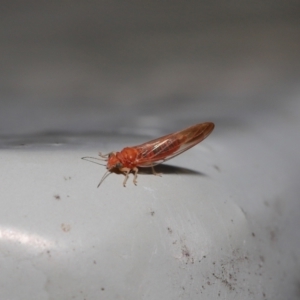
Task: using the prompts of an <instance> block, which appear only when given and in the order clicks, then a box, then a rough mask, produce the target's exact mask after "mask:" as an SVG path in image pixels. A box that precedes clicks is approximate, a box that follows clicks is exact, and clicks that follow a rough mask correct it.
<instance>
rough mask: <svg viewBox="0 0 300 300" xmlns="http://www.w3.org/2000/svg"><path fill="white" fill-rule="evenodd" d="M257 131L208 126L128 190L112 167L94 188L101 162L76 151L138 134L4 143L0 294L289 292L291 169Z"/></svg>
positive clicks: (118, 143) (258, 295) (92, 150)
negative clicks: (197, 139) (189, 146)
mask: <svg viewBox="0 0 300 300" xmlns="http://www.w3.org/2000/svg"><path fill="white" fill-rule="evenodd" d="M218 127H219V129H218ZM255 128H256V127H255V126H254V125H253V127H252V130H247V129H246V130H243V131H242V130H239V129H236V131H235V132H230V131H224V130H221V128H220V126H218V124H216V130H215V131H214V132H213V133H212V135H211V136H209V137H208V138H207V139H206V140H205V141H204V142H202V143H201V144H199V145H197V146H196V147H194V148H192V149H191V150H189V151H188V152H185V153H184V154H182V155H180V156H178V157H176V158H174V159H173V160H170V161H169V162H168V164H167V165H166V166H164V165H161V166H159V167H157V171H159V172H163V173H164V175H163V176H162V177H158V176H153V175H152V174H150V172H144V174H140V175H139V177H138V185H137V186H134V184H133V183H132V176H131V177H130V178H129V180H128V183H127V187H126V188H124V187H123V186H122V182H123V176H122V175H117V174H112V175H110V176H109V177H108V178H107V179H106V180H105V181H104V183H103V184H102V186H101V187H100V188H99V189H97V188H96V186H97V184H98V182H99V180H100V178H101V176H102V174H103V173H104V171H105V168H104V167H101V166H99V165H96V164H91V163H88V162H86V161H83V160H81V159H80V157H82V156H87V155H91V156H93V155H97V152H98V151H99V150H101V151H103V152H109V151H112V150H120V149H121V148H122V147H123V146H127V145H134V144H138V143H141V142H143V141H146V140H147V138H134V137H120V136H115V137H110V138H109V143H107V140H108V139H107V137H101V136H98V137H97V138H96V137H84V138H83V137H77V138H74V137H73V138H71V137H70V138H65V142H63V141H62V139H61V142H59V143H57V144H55V143H53V140H55V138H53V137H52V138H51V139H52V141H50V140H49V142H48V143H47V142H45V143H44V144H43V145H38V144H35V143H31V144H27V143H26V142H24V141H23V144H24V145H22V146H17V145H15V146H9V147H8V148H7V149H3V150H2V151H1V157H0V164H1V170H0V180H1V186H2V187H5V188H4V189H2V197H1V198H2V199H1V207H2V209H1V211H0V220H1V225H0V226H1V228H0V236H1V253H0V260H1V262H2V263H1V265H2V268H3V269H4V270H5V272H2V275H1V277H0V280H1V286H2V288H1V295H0V296H1V299H21V298H22V299H32V295H33V294H34V295H36V297H37V299H62V298H64V299H72V298H74V299H98V297H99V298H101V299H197V298H198V297H199V298H201V299H220V298H221V299H241V298H243V299H286V298H285V297H286V295H293V293H295V283H294V278H295V277H296V276H297V274H298V269H297V263H298V262H299V252H297V251H295V249H296V247H297V246H299V240H298V241H297V239H296V238H298V237H299V233H297V232H298V231H297V232H295V230H293V228H295V227H296V226H298V225H299V218H298V216H299V203H298V198H297V197H296V195H297V194H298V191H299V189H298V184H297V183H296V182H295V181H293V178H297V176H298V175H299V168H298V167H299V166H298V165H297V164H294V163H293V162H292V161H291V160H290V159H291V158H292V155H294V154H293V153H294V152H293V151H291V153H290V157H285V158H284V157H282V155H281V149H280V147H282V146H280V145H278V147H279V148H278V147H275V142H277V141H275V140H273V139H272V138H270V137H271V135H270V133H269V132H266V131H265V130H259V131H256V130H255ZM177 129H178V128H177ZM256 129H257V128H256ZM252 132H253V133H252ZM220 133H222V134H220ZM268 137H269V140H267V138H268ZM68 141H69V142H68ZM14 143H15V144H18V142H16V141H14ZM289 223H290V224H292V227H290V226H288V225H289ZM16 286H17V287H18V288H16ZM291 299H292V298H291Z"/></svg>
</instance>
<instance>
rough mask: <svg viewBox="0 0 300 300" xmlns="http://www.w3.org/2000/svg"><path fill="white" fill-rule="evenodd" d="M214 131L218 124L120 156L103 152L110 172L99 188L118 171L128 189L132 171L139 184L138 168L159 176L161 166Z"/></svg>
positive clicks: (180, 133) (126, 150)
mask: <svg viewBox="0 0 300 300" xmlns="http://www.w3.org/2000/svg"><path fill="white" fill-rule="evenodd" d="M214 127H215V125H214V123H211V122H206V123H201V124H197V125H194V126H191V127H188V128H186V129H184V130H181V131H178V132H175V133H171V134H168V135H165V136H163V137H160V138H158V139H155V140H152V141H150V142H147V143H144V144H141V145H138V146H133V147H126V148H124V149H123V150H121V151H120V152H111V153H109V154H102V153H101V152H100V153H99V156H100V158H99V159H100V160H104V161H106V162H107V164H106V168H107V172H106V173H105V174H104V175H103V177H102V179H101V181H100V183H99V184H98V187H99V186H100V184H101V183H102V182H103V181H104V179H105V178H106V177H107V176H108V175H109V174H110V172H111V171H114V170H119V171H120V172H122V173H123V174H124V175H125V179H124V182H123V185H124V186H125V185H126V182H127V179H128V176H129V173H130V172H131V171H132V172H133V173H134V178H133V182H134V184H137V180H136V179H137V174H138V167H151V168H152V171H153V173H154V174H155V175H158V174H157V173H155V171H154V168H153V166H155V165H158V164H161V163H163V162H165V161H166V160H169V159H171V158H173V157H175V156H177V155H179V154H180V153H182V152H184V151H186V150H188V149H190V148H191V147H193V146H195V145H196V144H198V143H200V142H201V141H202V140H204V139H205V138H206V137H207V136H208V135H209V134H210V133H211V132H212V130H213V129H214ZM86 158H91V157H83V159H86Z"/></svg>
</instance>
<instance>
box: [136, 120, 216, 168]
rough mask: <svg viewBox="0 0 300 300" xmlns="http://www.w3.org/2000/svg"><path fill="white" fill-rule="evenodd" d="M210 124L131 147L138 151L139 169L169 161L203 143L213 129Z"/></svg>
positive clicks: (199, 125)
mask: <svg viewBox="0 0 300 300" xmlns="http://www.w3.org/2000/svg"><path fill="white" fill-rule="evenodd" d="M214 126H215V125H214V124H213V123H211V122H206V123H201V124H197V125H194V126H191V127H188V128H186V129H184V130H181V131H178V132H175V133H172V134H168V135H165V136H163V137H160V138H158V139H155V140H152V141H150V142H147V143H144V144H142V145H138V146H133V147H132V148H135V149H137V150H138V151H139V153H140V154H139V155H138V157H137V162H138V166H139V167H151V166H155V165H158V164H161V163H163V162H165V161H166V160H169V159H171V158H173V157H175V156H177V155H179V154H180V153H182V152H184V151H186V150H188V149H190V148H191V147H193V146H195V145H196V144H198V143H200V142H201V141H203V140H204V139H205V138H206V137H207V136H208V135H209V134H210V133H211V132H212V130H213V129H214Z"/></svg>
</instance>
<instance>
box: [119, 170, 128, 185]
mask: <svg viewBox="0 0 300 300" xmlns="http://www.w3.org/2000/svg"><path fill="white" fill-rule="evenodd" d="M120 171H121V172H122V173H124V175H125V179H124V181H123V186H124V187H125V186H126V182H127V179H128V176H129V172H130V169H129V168H122V169H120Z"/></svg>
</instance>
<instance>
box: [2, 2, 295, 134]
mask: <svg viewBox="0 0 300 300" xmlns="http://www.w3.org/2000/svg"><path fill="white" fill-rule="evenodd" d="M299 70H300V2H299V1H298V0H295V1H292V0H290V1H274V0H272V1H271V0H268V1H241V0H236V1H174V0H173V1H153V0H151V1H148V0H146V1H112V0H109V1H11V2H8V1H6V2H4V3H2V5H1V10H0V78H1V80H0V135H2V136H7V135H16V134H17V135H19V134H34V133H43V132H49V131H52V132H53V131H54V132H61V131H67V132H74V133H83V132H87V131H104V132H117V131H118V132H121V133H134V134H138V133H143V134H149V135H155V134H157V133H158V132H159V131H170V130H173V129H174V128H176V129H181V128H179V125H178V124H177V123H182V125H186V126H188V125H191V124H193V123H197V122H202V121H214V122H220V123H222V122H223V124H224V125H226V124H228V123H230V122H232V120H244V119H247V118H249V119H250V118H252V117H253V116H254V115H258V116H259V115H260V114H264V113H272V112H273V113H274V112H275V113H276V111H282V110H290V111H291V112H292V113H294V106H295V105H296V106H297V104H296V103H297V102H298V101H299V94H300V90H299V89H300V88H299V77H300V76H299V75H300V72H299ZM229 120H231V121H229Z"/></svg>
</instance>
